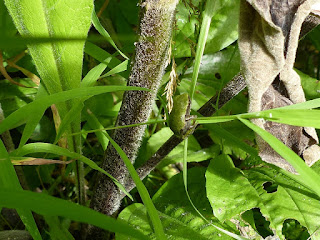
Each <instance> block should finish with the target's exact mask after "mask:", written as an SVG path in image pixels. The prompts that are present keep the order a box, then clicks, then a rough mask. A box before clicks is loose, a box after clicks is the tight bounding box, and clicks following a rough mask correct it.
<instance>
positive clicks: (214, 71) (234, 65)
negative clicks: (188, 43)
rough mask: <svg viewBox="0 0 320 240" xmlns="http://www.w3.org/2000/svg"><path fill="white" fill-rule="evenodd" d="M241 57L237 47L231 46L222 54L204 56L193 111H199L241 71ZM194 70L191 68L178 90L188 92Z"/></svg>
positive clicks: (221, 52)
mask: <svg viewBox="0 0 320 240" xmlns="http://www.w3.org/2000/svg"><path fill="white" fill-rule="evenodd" d="M239 62H240V55H239V51H238V49H237V48H236V47H234V46H230V47H228V48H227V49H224V50H222V51H220V52H217V53H214V54H207V55H203V56H202V60H201V64H200V69H199V76H198V81H197V86H196V92H197V93H198V94H195V95H194V99H193V101H192V109H194V110H197V109H199V108H200V107H201V106H202V105H203V104H205V103H206V102H207V101H208V99H210V98H211V97H213V96H214V95H216V94H219V91H221V90H222V88H223V87H224V86H225V84H226V83H227V82H228V81H230V80H231V79H232V78H233V77H234V76H235V75H236V74H237V73H238V72H239V70H240V65H239ZM193 71H194V68H193V67H189V68H188V69H187V71H186V72H185V74H184V75H183V78H182V79H181V83H180V86H178V89H179V91H180V93H181V92H188V91H189V88H190V82H191V78H192V74H193Z"/></svg>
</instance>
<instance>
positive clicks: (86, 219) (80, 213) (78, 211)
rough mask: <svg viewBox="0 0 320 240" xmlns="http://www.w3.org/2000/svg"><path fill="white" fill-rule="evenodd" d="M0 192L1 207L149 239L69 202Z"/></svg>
mask: <svg viewBox="0 0 320 240" xmlns="http://www.w3.org/2000/svg"><path fill="white" fill-rule="evenodd" d="M0 192H1V193H2V194H0V206H3V207H7V208H16V209H25V210H32V211H34V212H36V213H38V214H41V215H47V216H61V217H66V218H69V219H71V220H74V221H78V222H83V223H88V224H91V225H94V226H97V227H100V228H102V229H105V230H108V231H111V232H119V233H122V234H125V235H126V236H132V237H136V238H137V239H146V240H147V239H149V238H147V237H146V236H145V235H144V234H141V232H139V231H138V230H136V229H134V228H132V227H131V226H129V224H127V223H124V222H123V221H119V220H116V219H114V218H112V217H109V216H106V215H104V214H102V213H98V212H96V211H94V210H92V209H90V208H87V207H84V206H80V205H78V204H75V203H72V202H70V201H66V200H62V199H59V198H54V197H51V196H48V195H46V194H41V193H34V192H30V191H24V190H13V189H8V188H0ZM22 199H23V201H22ZM48 206H50V207H48Z"/></svg>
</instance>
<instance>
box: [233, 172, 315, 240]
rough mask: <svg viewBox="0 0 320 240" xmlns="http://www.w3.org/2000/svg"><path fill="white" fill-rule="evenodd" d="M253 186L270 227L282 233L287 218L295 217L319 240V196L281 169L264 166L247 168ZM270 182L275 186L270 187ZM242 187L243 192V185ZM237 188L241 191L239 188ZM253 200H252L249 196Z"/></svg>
mask: <svg viewBox="0 0 320 240" xmlns="http://www.w3.org/2000/svg"><path fill="white" fill-rule="evenodd" d="M244 174H245V176H246V177H247V178H248V180H249V181H250V183H251V185H252V187H253V188H254V189H256V191H257V194H258V195H259V200H260V201H261V205H260V206H257V207H260V209H261V212H262V214H263V215H264V216H265V217H266V218H267V219H268V220H269V221H270V227H271V228H273V229H274V230H276V232H277V236H278V237H280V238H281V239H284V237H283V235H282V229H283V223H284V221H285V220H286V219H296V220H297V221H299V223H300V224H301V225H303V226H305V227H306V228H307V229H308V232H309V233H310V235H312V234H314V235H312V239H319V221H320V215H319V214H318V213H319V208H320V201H319V200H320V198H319V197H318V196H316V195H315V194H313V193H312V192H311V191H310V190H309V189H307V188H305V187H304V186H303V185H300V184H299V183H297V182H296V181H294V180H292V179H290V178H288V177H286V176H285V175H283V174H281V173H280V172H279V171H277V170H274V169H270V168H266V167H261V168H254V169H250V170H245V171H244ZM267 183H269V184H273V185H274V186H275V187H276V188H275V190H273V191H269V190H268V189H267V187H266V186H267V185H266V184H267ZM239 190H242V191H244V188H241V189H239ZM239 190H238V191H239ZM247 201H253V199H252V198H251V199H247Z"/></svg>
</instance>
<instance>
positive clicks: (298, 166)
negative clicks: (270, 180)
mask: <svg viewBox="0 0 320 240" xmlns="http://www.w3.org/2000/svg"><path fill="white" fill-rule="evenodd" d="M239 120H240V121H241V122H242V123H244V124H245V125H246V126H247V127H249V128H251V129H252V130H253V131H255V132H256V133H257V134H259V135H260V136H261V137H262V138H263V140H265V141H266V142H267V143H268V144H269V145H270V146H271V147H272V148H273V149H274V150H275V151H276V152H277V153H279V154H280V156H281V157H283V158H284V159H286V160H287V161H288V163H290V164H291V165H292V166H293V167H294V169H295V170H296V171H297V172H298V173H299V174H300V179H301V181H302V182H304V184H303V185H305V186H307V187H308V188H309V189H310V190H312V191H313V192H315V193H316V194H317V195H318V196H319V197H320V184H319V183H320V176H319V175H318V174H317V173H316V172H314V171H313V170H312V169H311V168H309V167H308V166H307V164H306V163H305V162H304V161H303V160H302V159H301V158H300V157H299V156H298V155H297V154H296V153H295V152H294V151H292V150H291V149H290V148H288V147H287V146H286V145H284V144H283V143H282V142H281V141H280V140H279V139H277V138H276V137H274V136H273V135H272V134H271V133H269V132H267V131H266V130H263V129H262V128H260V127H258V126H256V125H255V124H253V123H251V122H250V121H249V120H246V119H242V118H240V117H239Z"/></svg>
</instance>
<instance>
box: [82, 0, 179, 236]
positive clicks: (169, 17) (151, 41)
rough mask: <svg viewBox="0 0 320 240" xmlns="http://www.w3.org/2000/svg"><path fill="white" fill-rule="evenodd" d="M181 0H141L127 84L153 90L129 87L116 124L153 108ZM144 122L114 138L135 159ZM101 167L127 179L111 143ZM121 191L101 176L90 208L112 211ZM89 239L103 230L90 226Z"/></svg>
mask: <svg viewBox="0 0 320 240" xmlns="http://www.w3.org/2000/svg"><path fill="white" fill-rule="evenodd" d="M177 3H178V0H145V1H142V2H141V4H140V6H141V18H140V26H139V40H138V42H136V43H135V47H136V49H135V57H134V60H133V64H132V69H131V73H130V77H129V81H128V86H139V87H145V88H149V89H150V91H149V92H146V91H126V92H125V93H124V96H123V101H122V106H121V109H120V112H119V115H118V119H117V122H116V126H122V125H130V124H136V123H142V122H146V121H147V120H148V118H149V115H150V113H151V110H152V104H153V103H154V100H155V98H156V93H157V91H158V87H159V85H160V82H161V79H162V77H163V74H164V70H165V68H166V66H167V60H168V50H169V46H170V40H171V34H172V28H173V23H174V18H175V8H176V5H177ZM144 131H145V126H136V127H131V128H123V129H117V130H115V131H114V133H113V139H114V140H115V142H116V143H117V144H118V145H119V146H120V148H121V149H122V150H123V151H124V152H125V154H126V155H127V156H128V158H129V159H130V161H131V162H132V163H134V161H135V159H136V154H137V151H138V149H139V147H140V144H141V139H142V137H143V135H144ZM102 168H103V169H105V170H106V171H108V172H110V173H111V174H112V175H113V176H114V177H115V178H116V179H117V180H118V181H119V182H120V183H121V184H125V183H126V181H127V180H128V177H129V174H128V170H127V168H126V166H125V164H124V162H123V160H122V159H121V157H120V156H119V154H118V153H117V151H116V150H115V149H114V147H112V146H111V145H109V147H108V149H107V151H106V158H105V159H104V161H103V164H102ZM120 201H121V197H120V191H119V189H118V188H117V187H116V185H115V184H114V183H113V182H112V181H110V179H109V178H108V177H106V176H104V175H102V174H100V176H99V180H98V182H97V185H96V188H95V190H94V195H93V198H92V200H91V208H93V209H94V210H96V211H99V212H102V213H105V214H108V215H112V214H114V213H115V212H116V211H117V210H118V208H119V206H120ZM87 239H104V233H103V232H101V231H100V230H99V229H96V228H93V227H90V228H89V235H88V237H87Z"/></svg>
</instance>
